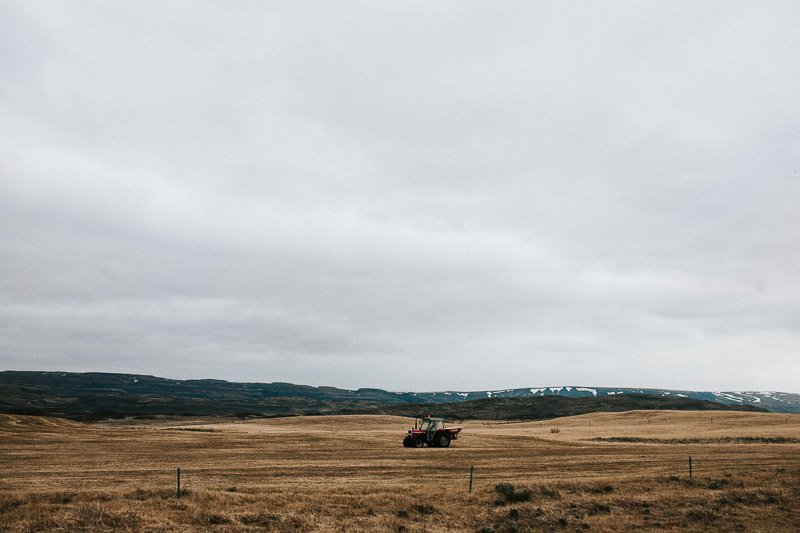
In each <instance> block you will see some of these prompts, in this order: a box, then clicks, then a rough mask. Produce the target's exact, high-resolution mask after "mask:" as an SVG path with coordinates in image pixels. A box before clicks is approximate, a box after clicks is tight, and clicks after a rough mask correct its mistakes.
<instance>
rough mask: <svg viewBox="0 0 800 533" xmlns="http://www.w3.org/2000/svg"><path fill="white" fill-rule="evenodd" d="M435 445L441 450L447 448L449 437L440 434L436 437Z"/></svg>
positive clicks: (445, 434)
mask: <svg viewBox="0 0 800 533" xmlns="http://www.w3.org/2000/svg"><path fill="white" fill-rule="evenodd" d="M436 444H438V445H439V446H440V447H442V448H447V447H448V446H450V436H449V435H448V434H447V433H442V434H441V435H439V436H438V437H436Z"/></svg>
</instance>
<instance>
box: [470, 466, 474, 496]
mask: <svg viewBox="0 0 800 533" xmlns="http://www.w3.org/2000/svg"><path fill="white" fill-rule="evenodd" d="M474 469H475V466H474V465H473V466H470V467H469V494H472V472H473V470H474Z"/></svg>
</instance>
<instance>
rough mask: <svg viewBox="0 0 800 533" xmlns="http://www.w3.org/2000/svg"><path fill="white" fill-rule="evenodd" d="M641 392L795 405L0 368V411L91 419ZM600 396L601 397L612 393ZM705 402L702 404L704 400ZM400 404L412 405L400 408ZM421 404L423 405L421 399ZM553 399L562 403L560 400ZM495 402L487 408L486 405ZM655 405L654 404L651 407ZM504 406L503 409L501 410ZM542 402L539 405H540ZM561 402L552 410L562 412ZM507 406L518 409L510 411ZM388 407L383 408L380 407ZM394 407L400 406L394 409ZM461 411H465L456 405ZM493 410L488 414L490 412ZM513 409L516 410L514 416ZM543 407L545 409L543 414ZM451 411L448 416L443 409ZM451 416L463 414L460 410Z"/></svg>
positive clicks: (583, 402) (582, 397) (798, 405)
mask: <svg viewBox="0 0 800 533" xmlns="http://www.w3.org/2000/svg"><path fill="white" fill-rule="evenodd" d="M631 395H636V396H637V397H640V396H642V395H644V396H646V397H648V398H663V399H667V400H672V401H668V402H662V403H661V404H659V405H662V407H658V408H663V409H669V408H673V407H668V405H671V406H675V407H674V408H680V407H679V406H683V405H688V404H689V403H687V402H688V401H689V400H693V401H702V402H699V403H693V404H692V405H695V406H697V407H696V408H698V409H706V408H712V407H710V406H711V405H713V406H714V407H713V408H717V406H719V407H721V408H726V407H725V406H727V407H745V408H746V407H747V406H751V407H758V408H763V409H767V410H770V411H775V412H786V413H796V412H800V395H797V394H789V393H780V392H695V391H671V390H656V389H616V388H615V389H609V388H589V387H548V388H539V389H506V390H495V391H479V392H475V391H471V392H459V391H445V392H390V391H385V390H381V389H373V388H363V389H357V390H348V389H339V388H335V387H312V386H307V385H294V384H291V383H233V382H228V381H223V380H214V379H203V380H173V379H165V378H159V377H154V376H146V375H134V374H113V373H100V372H95V373H72V372H22V371H4V372H0V413H9V414H27V415H40V416H56V417H63V418H70V419H73V420H97V419H107V418H122V417H152V416H158V415H173V416H241V417H244V416H293V415H304V414H305V415H308V414H331V413H336V412H366V410H369V409H372V408H378V410H379V411H380V410H381V409H384V410H386V409H394V408H395V407H394V406H397V407H396V408H397V409H403V410H402V412H403V413H409V414H410V413H412V412H413V413H414V414H419V413H420V412H421V411H420V409H421V410H423V411H424V410H425V409H426V408H428V407H426V406H428V405H431V406H432V405H437V409H436V411H437V412H439V413H445V412H450V411H449V410H450V409H457V407H456V405H457V404H460V403H463V402H470V400H483V401H482V402H477V403H472V402H470V403H468V404H467V405H469V406H471V407H470V408H472V409H478V410H479V411H480V412H483V413H486V414H485V415H484V416H489V415H490V414H491V417H492V418H496V417H501V418H505V417H508V416H511V417H512V418H519V417H520V416H522V417H523V418H527V417H530V416H535V417H537V419H538V417H541V416H544V415H545V414H547V413H546V411H547V409H546V408H545V407H546V406H551V405H556V404H554V403H548V402H551V401H552V400H548V401H545V402H539V403H535V402H534V403H531V404H530V406H533V405H536V407H535V408H534V407H530V406H528V407H526V406H525V405H527V404H524V402H522V403H514V402H512V401H510V400H516V399H525V398H529V399H531V398H539V399H542V398H544V399H547V398H551V397H554V398H558V399H559V401H560V400H563V399H575V400H579V401H577V402H573V404H574V405H575V406H584V407H581V408H590V409H594V410H598V409H601V407H602V409H607V408H609V407H608V406H611V405H620V406H622V405H628V404H626V403H625V401H624V400H616V398H619V397H628V396H631ZM612 399H614V400H613V401H611V402H602V401H601V400H612ZM654 401H655V400H653V399H649V400H640V401H639V407H630V408H632V409H639V408H647V407H641V405H644V404H643V403H642V402H645V403H647V404H648V405H649V404H650V403H652V402H654ZM703 402H708V403H703ZM401 404H416V406H413V405H412V406H407V407H400V405H401ZM419 404H423V405H419ZM559 405H568V403H563V404H559ZM489 406H493V407H489ZM654 408H655V407H654ZM502 409H507V410H508V411H509V412H508V413H506V414H503V413H501V412H500V411H501V410H502ZM541 409H544V411H541ZM564 409H566V408H565V407H559V408H558V410H555V411H553V413H561V414H557V415H554V416H562V415H563V413H564V412H565V411H564ZM511 411H514V412H518V415H514V416H512V415H511V414H509V413H511ZM381 412H389V411H381ZM397 412H398V413H400V412H401V411H397ZM460 412H463V411H460ZM492 413H494V414H492ZM519 413H522V415H520V414H519ZM543 413H544V414H543ZM445 416H450V415H445ZM453 416H455V417H457V418H466V417H465V416H461V415H458V416H456V411H453Z"/></svg>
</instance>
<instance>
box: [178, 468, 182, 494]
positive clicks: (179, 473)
mask: <svg viewBox="0 0 800 533" xmlns="http://www.w3.org/2000/svg"><path fill="white" fill-rule="evenodd" d="M178 499H179V500H180V499H181V469H180V467H178Z"/></svg>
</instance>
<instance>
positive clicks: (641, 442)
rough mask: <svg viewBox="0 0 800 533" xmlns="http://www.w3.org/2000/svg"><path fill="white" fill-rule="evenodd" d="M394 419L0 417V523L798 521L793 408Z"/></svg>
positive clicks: (514, 525) (692, 524) (492, 526)
mask: <svg viewBox="0 0 800 533" xmlns="http://www.w3.org/2000/svg"><path fill="white" fill-rule="evenodd" d="M412 423H413V422H412V420H410V419H406V418H400V417H387V416H347V417H302V418H284V419H263V420H249V421H230V420H217V421H209V420H194V421H193V420H180V421H176V420H161V421H149V422H135V421H119V422H114V423H106V424H94V425H86V424H81V423H77V422H70V421H66V420H59V419H48V418H37V417H24V416H9V415H0V529H2V530H3V531H14V532H15V531H112V530H113V531H137V532H138V531H142V532H144V531H153V532H161V531H242V532H244V531H407V532H415V531H430V532H436V531H476V532H477V531H484V532H492V531H494V532H498V533H499V532H502V531H510V532H515V531H604V532H610V531H737V532H738V531H763V532H782V531H794V532H796V531H800V415H788V416H787V415H782V414H781V415H778V414H762V413H734V412H725V413H722V412H715V413H709V412H669V411H634V412H628V413H613V414H604V413H595V414H591V415H582V416H576V417H569V418H562V419H557V420H550V421H546V422H541V423H540V422H520V423H509V422H502V423H497V422H489V421H486V422H480V421H477V422H476V421H466V422H464V423H463V425H464V426H465V427H464V430H463V432H462V438H460V439H459V440H457V441H455V442H454V443H453V444H452V446H451V447H450V448H446V449H440V448H424V449H419V450H418V449H407V448H403V447H402V445H401V440H402V438H403V436H404V434H405V431H406V430H407V429H408V428H409V427H410V426H411V425H412ZM556 428H557V429H558V432H554V430H555V429H556ZM689 457H692V465H693V476H692V477H691V478H690V477H689ZM178 467H180V468H181V480H182V487H183V489H184V490H185V492H184V493H183V494H182V496H181V498H180V499H178V498H177V495H176V469H177V468H178ZM470 467H474V479H473V485H472V493H471V494H469V493H468V490H469V482H470V479H469V476H470ZM500 483H507V484H512V485H513V486H514V489H513V490H509V489H508V485H505V487H506V490H505V492H504V493H501V492H498V491H497V490H496V487H497V485H498V484H500Z"/></svg>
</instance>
